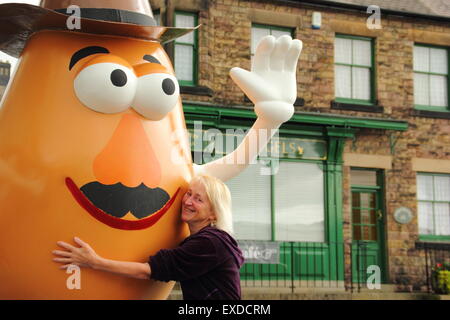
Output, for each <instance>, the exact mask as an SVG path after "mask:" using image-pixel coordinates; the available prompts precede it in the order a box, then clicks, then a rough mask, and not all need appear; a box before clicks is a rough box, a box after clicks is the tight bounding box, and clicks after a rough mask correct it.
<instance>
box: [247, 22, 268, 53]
mask: <svg viewBox="0 0 450 320" xmlns="http://www.w3.org/2000/svg"><path fill="white" fill-rule="evenodd" d="M268 35H270V29H264V28H252V49H251V50H252V52H251V53H252V56H253V55H254V54H255V52H256V47H257V46H258V43H259V42H260V41H261V39H262V38H264V37H265V36H268Z"/></svg>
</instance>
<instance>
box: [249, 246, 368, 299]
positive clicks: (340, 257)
mask: <svg viewBox="0 0 450 320" xmlns="http://www.w3.org/2000/svg"><path fill="white" fill-rule="evenodd" d="M365 252H366V244H365V243H364V242H362V241H361V242H359V243H353V244H352V243H343V242H339V243H336V242H327V243H297V242H283V243H280V261H279V263H278V264H261V263H246V264H245V265H244V266H243V268H242V269H241V284H242V286H243V287H245V288H278V289H279V288H284V289H286V290H287V291H290V292H292V293H294V291H295V290H298V289H309V288H314V289H324V290H325V291H326V290H327V289H329V290H332V291H335V290H338V291H341V290H342V291H351V292H353V291H354V290H358V291H360V290H361V289H362V288H363V287H364V286H365V285H366V284H365V282H366V279H367V274H366V269H367V266H365V264H367V261H366V259H365V256H364V255H365Z"/></svg>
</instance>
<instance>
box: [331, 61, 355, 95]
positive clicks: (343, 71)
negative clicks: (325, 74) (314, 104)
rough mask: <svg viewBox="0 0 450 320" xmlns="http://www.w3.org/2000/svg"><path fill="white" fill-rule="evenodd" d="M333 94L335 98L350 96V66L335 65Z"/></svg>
mask: <svg viewBox="0 0 450 320" xmlns="http://www.w3.org/2000/svg"><path fill="white" fill-rule="evenodd" d="M335 78H336V80H335V84H334V85H335V95H336V97H337V98H349V99H350V98H351V97H352V91H351V84H352V79H351V78H352V76H351V67H347V66H335Z"/></svg>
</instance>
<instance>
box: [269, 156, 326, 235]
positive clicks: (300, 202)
mask: <svg viewBox="0 0 450 320" xmlns="http://www.w3.org/2000/svg"><path fill="white" fill-rule="evenodd" d="M279 165H280V167H279V170H278V172H277V174H276V175H275V225H276V229H275V237H276V240H278V241H305V242H323V241H324V181H323V179H324V176H323V171H322V169H320V167H319V166H318V165H317V164H315V163H298V162H280V163H279Z"/></svg>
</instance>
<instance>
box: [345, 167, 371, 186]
mask: <svg viewBox="0 0 450 320" xmlns="http://www.w3.org/2000/svg"><path fill="white" fill-rule="evenodd" d="M350 183H351V184H352V185H353V186H374V187H376V186H377V173H376V171H365V170H350Z"/></svg>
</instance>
